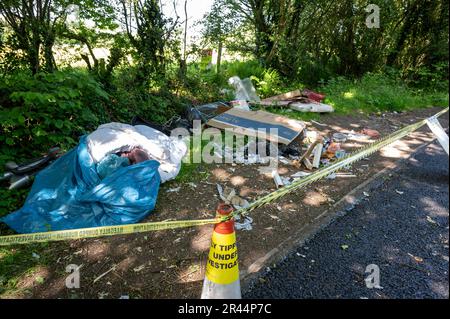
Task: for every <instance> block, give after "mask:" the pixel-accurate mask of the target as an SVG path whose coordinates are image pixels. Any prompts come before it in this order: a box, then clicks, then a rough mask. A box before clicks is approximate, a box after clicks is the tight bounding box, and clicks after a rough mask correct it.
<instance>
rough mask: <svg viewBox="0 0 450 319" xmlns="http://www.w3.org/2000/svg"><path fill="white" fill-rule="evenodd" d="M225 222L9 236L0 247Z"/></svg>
mask: <svg viewBox="0 0 450 319" xmlns="http://www.w3.org/2000/svg"><path fill="white" fill-rule="evenodd" d="M221 221H223V219H220V218H211V219H200V220H181V221H163V222H151V223H138V224H128V225H117V226H101V227H91V228H79V229H68V230H57V231H49V232H41V233H30V234H20V235H9V236H1V237H0V246H7V245H14V244H29V243H38V242H48V241H59V240H69V239H82V238H93V237H103V236H115V235H127V234H136V233H144V232H149V231H156V230H166V229H176V228H184V227H193V226H202V225H209V224H217V223H220V222H221Z"/></svg>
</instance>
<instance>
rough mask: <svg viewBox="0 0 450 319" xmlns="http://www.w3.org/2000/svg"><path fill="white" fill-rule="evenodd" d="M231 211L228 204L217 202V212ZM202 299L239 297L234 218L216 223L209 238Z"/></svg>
mask: <svg viewBox="0 0 450 319" xmlns="http://www.w3.org/2000/svg"><path fill="white" fill-rule="evenodd" d="M232 211H233V207H232V206H231V205H228V204H223V203H222V204H219V206H218V207H217V214H218V215H220V216H227V215H229V214H230V213H231V212H232ZM201 298H202V299H241V284H240V282H239V267H238V260H237V247H236V233H235V232H234V220H233V219H231V220H229V221H226V222H222V223H219V224H216V225H215V226H214V231H213V234H212V238H211V247H210V249H209V256H208V263H207V265H206V273H205V280H204V282H203V290H202V296H201Z"/></svg>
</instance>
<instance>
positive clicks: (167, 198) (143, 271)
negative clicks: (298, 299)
mask: <svg viewBox="0 0 450 319" xmlns="http://www.w3.org/2000/svg"><path fill="white" fill-rule="evenodd" d="M439 110H440V109H439V108H428V109H422V110H415V111H414V112H406V113H401V114H395V113H388V114H385V115H384V116H364V115H362V114H356V115H352V116H339V115H329V116H323V117H322V118H321V123H323V124H326V126H319V125H317V124H314V123H311V125H309V126H308V129H316V130H317V131H319V132H321V134H332V133H334V132H348V131H351V130H355V131H358V130H360V129H362V128H365V127H367V128H371V129H376V130H378V131H379V132H380V133H381V134H382V135H383V136H384V135H386V134H388V133H390V132H393V131H395V130H397V129H399V128H400V127H402V126H404V125H405V124H411V123H413V122H416V121H418V120H420V119H423V118H424V117H427V116H430V115H432V114H434V113H437V112H438V111H439ZM440 121H441V123H442V124H443V126H445V127H447V126H448V114H446V115H445V116H443V117H442V118H441V119H440ZM432 138H433V137H432V134H431V133H430V131H429V130H428V128H422V129H421V130H419V131H417V132H415V133H414V134H412V136H410V137H407V138H405V139H403V140H401V141H399V142H397V143H396V145H395V148H393V147H387V148H385V149H383V150H381V151H380V152H378V153H376V154H374V155H372V156H371V157H370V158H369V159H368V160H363V161H360V162H358V163H356V164H355V165H353V166H352V168H351V169H350V172H352V173H353V174H355V175H356V177H337V178H336V179H334V180H322V181H320V182H318V183H315V184H313V185H311V186H310V187H309V188H308V189H305V190H299V191H297V192H296V193H293V194H290V195H288V196H285V197H283V198H282V199H281V200H279V201H278V202H276V203H272V204H269V205H267V206H265V207H262V208H259V209H257V210H255V211H254V212H252V213H251V216H252V218H253V220H254V222H253V224H252V226H253V230H251V231H238V232H237V238H238V249H239V256H240V257H239V263H240V269H241V271H242V270H245V272H246V270H247V268H248V267H249V266H250V265H251V264H252V263H254V262H255V261H256V260H258V259H259V258H261V257H262V256H264V255H265V254H266V253H267V252H269V251H270V250H271V249H273V248H275V247H277V246H278V245H279V244H280V243H282V242H283V240H284V239H286V238H287V237H289V236H291V235H293V234H294V233H295V230H297V229H299V228H301V227H302V226H304V225H307V224H308V223H310V222H311V221H312V220H313V219H314V218H316V217H317V216H319V215H320V214H321V213H322V212H323V211H324V210H325V209H327V208H329V207H331V206H332V205H333V203H335V202H337V201H339V200H340V199H341V198H342V196H344V195H345V194H347V193H348V192H350V191H351V190H352V189H353V188H355V187H356V186H357V185H359V184H361V183H362V182H364V181H365V180H367V179H368V178H370V177H371V176H373V175H374V174H376V173H377V172H378V171H380V170H381V169H383V168H384V167H386V166H387V165H388V164H389V163H393V162H395V161H397V160H398V159H399V158H401V157H402V156H405V155H406V154H409V153H411V152H412V151H413V150H414V149H415V148H417V147H418V146H420V145H421V144H423V143H424V142H426V141H430V140H431V139H432ZM363 145H364V143H362V142H354V141H349V142H346V143H345V144H344V145H343V148H344V149H345V150H346V151H351V150H352V149H356V148H358V147H361V146H363ZM259 166H260V165H231V164H221V165H210V166H208V167H207V169H208V171H209V177H208V178H207V179H206V180H204V181H201V182H196V183H195V184H193V183H179V182H177V181H173V182H170V183H167V184H166V185H163V186H162V187H161V189H160V193H159V197H158V203H157V207H156V209H155V210H154V211H153V213H152V214H151V215H150V216H149V217H148V218H147V219H146V220H145V221H162V220H167V219H200V218H210V217H213V216H214V215H215V208H216V206H217V204H218V202H219V197H218V194H217V190H216V183H220V184H221V185H222V186H230V187H234V188H235V189H237V190H239V193H240V195H241V196H243V197H245V198H246V199H247V200H248V201H249V202H251V201H253V200H255V199H256V198H258V197H260V196H262V195H265V194H268V193H270V192H272V191H274V190H275V189H276V187H275V184H274V182H273V180H272V179H271V178H269V177H265V176H263V175H260V174H259V172H258V167H259ZM297 171H298V169H295V168H294V167H292V166H290V165H283V164H281V163H280V167H279V173H280V175H281V176H289V175H291V174H293V173H295V172H297ZM175 187H180V190H179V191H178V192H167V190H168V189H170V188H175ZM211 232H212V226H210V225H208V226H202V227H196V228H185V229H179V230H168V231H159V232H150V233H143V234H137V235H125V236H116V237H109V238H97V239H85V240H77V241H72V242H70V243H69V244H68V245H67V243H64V244H63V243H50V244H49V245H51V246H53V247H52V248H55V247H59V246H60V247H61V250H57V249H56V251H57V253H55V254H54V261H53V262H51V263H50V266H48V267H47V268H46V269H45V272H44V271H41V276H44V277H45V281H44V282H43V283H42V284H40V285H38V286H36V285H31V284H29V285H27V288H29V289H30V290H31V293H30V294H24V295H23V296H22V297H32V298H74V297H76V298H119V297H121V296H123V295H127V296H129V297H130V298H198V297H199V296H200V293H201V288H202V282H203V278H204V269H205V263H206V259H207V255H208V249H209V243H210V237H211ZM68 264H76V265H82V268H81V269H80V275H81V277H80V278H81V287H80V288H79V289H68V288H66V287H65V284H64V283H65V277H66V276H67V273H65V268H66V266H67V265H68ZM105 273H106V274H105ZM102 274H105V275H104V276H103V277H101V278H100V279H98V278H99V276H101V275H102ZM94 281H95V282H94Z"/></svg>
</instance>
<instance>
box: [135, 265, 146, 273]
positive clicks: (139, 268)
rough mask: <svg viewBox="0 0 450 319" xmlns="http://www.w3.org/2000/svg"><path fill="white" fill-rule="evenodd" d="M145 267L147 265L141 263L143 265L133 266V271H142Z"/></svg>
mask: <svg viewBox="0 0 450 319" xmlns="http://www.w3.org/2000/svg"><path fill="white" fill-rule="evenodd" d="M144 268H145V265H141V266H139V267H135V268H133V271H134V272H140V271H141V270H143V269H144Z"/></svg>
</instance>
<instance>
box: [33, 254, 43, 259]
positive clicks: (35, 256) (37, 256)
mask: <svg viewBox="0 0 450 319" xmlns="http://www.w3.org/2000/svg"><path fill="white" fill-rule="evenodd" d="M31 256H32V257H33V258H36V259H39V258H41V256H39V255H38V254H36V253H32V254H31Z"/></svg>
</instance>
